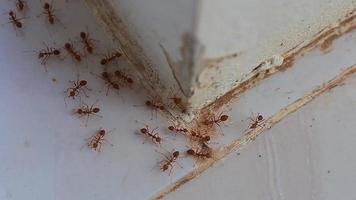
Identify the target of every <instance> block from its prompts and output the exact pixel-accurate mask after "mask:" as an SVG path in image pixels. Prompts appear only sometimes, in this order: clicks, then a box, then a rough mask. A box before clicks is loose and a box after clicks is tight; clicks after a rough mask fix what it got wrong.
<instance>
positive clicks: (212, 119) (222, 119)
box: [203, 113, 229, 128]
mask: <svg viewBox="0 0 356 200" xmlns="http://www.w3.org/2000/svg"><path fill="white" fill-rule="evenodd" d="M228 118H229V116H228V115H223V114H222V113H220V115H219V117H215V115H213V116H211V117H210V119H208V120H205V121H204V122H203V124H204V125H206V126H212V125H214V124H216V125H217V126H219V128H221V127H220V123H222V122H225V121H226V120H227V119H228Z"/></svg>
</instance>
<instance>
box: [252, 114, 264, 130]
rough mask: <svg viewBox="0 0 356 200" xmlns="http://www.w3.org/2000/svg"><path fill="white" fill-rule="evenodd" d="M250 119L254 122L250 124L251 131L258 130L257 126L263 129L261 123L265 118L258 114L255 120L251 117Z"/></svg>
mask: <svg viewBox="0 0 356 200" xmlns="http://www.w3.org/2000/svg"><path fill="white" fill-rule="evenodd" d="M249 119H250V120H251V121H252V123H250V126H249V129H255V128H257V126H259V127H262V126H261V125H260V124H259V123H261V122H262V121H263V116H262V115H260V113H257V116H256V118H255V119H253V118H251V117H249Z"/></svg>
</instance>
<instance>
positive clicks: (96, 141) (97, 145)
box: [87, 129, 112, 152]
mask: <svg viewBox="0 0 356 200" xmlns="http://www.w3.org/2000/svg"><path fill="white" fill-rule="evenodd" d="M110 132H111V131H109V132H106V131H105V130H104V129H100V130H99V131H98V132H97V133H96V134H95V135H93V136H91V137H90V138H88V139H87V140H89V142H88V147H89V148H91V149H94V151H98V152H100V151H101V145H102V144H103V142H104V141H107V140H106V139H104V137H105V135H106V134H108V133H110ZM107 142H108V141H107ZM111 145H112V144H111Z"/></svg>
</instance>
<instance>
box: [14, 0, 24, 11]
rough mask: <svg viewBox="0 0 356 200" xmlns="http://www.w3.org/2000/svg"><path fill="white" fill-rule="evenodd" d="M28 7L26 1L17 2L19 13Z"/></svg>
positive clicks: (19, 0) (18, 0)
mask: <svg viewBox="0 0 356 200" xmlns="http://www.w3.org/2000/svg"><path fill="white" fill-rule="evenodd" d="M25 5H26V1H24V0H17V2H16V7H17V10H18V11H23V9H24V8H25Z"/></svg>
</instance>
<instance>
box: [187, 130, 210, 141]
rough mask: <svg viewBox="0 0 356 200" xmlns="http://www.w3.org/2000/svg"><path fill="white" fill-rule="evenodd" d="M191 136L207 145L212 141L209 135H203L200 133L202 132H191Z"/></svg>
mask: <svg viewBox="0 0 356 200" xmlns="http://www.w3.org/2000/svg"><path fill="white" fill-rule="evenodd" d="M190 136H191V137H193V138H195V139H197V140H199V141H201V142H203V143H207V142H209V141H210V136H209V135H205V136H204V135H202V134H201V133H200V131H197V132H196V131H191V132H190Z"/></svg>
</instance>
